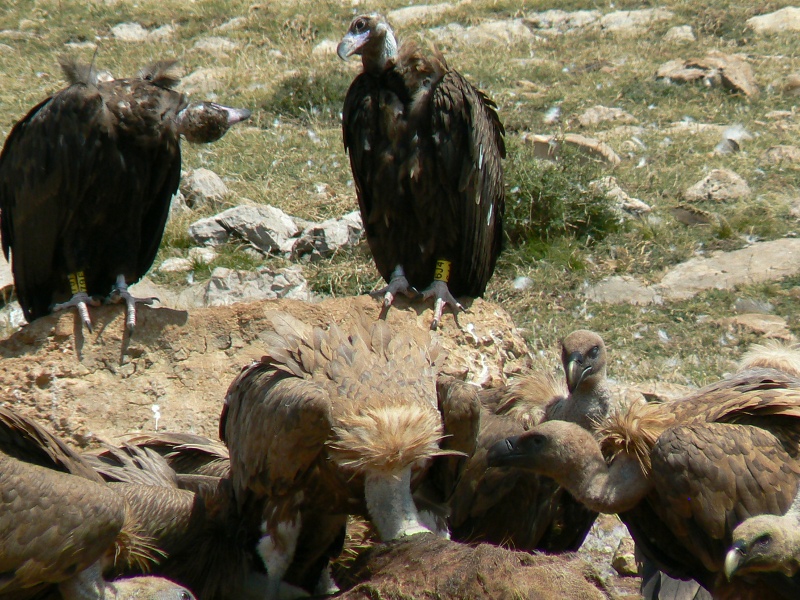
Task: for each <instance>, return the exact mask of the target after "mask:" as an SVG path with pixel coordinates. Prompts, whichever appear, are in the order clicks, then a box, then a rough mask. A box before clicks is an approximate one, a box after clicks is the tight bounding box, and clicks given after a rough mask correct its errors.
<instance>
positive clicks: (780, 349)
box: [737, 340, 800, 377]
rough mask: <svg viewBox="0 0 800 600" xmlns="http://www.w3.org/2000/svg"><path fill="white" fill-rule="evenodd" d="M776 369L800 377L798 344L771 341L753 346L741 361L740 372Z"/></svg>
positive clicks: (799, 350)
mask: <svg viewBox="0 0 800 600" xmlns="http://www.w3.org/2000/svg"><path fill="white" fill-rule="evenodd" d="M756 368H765V369H776V370H778V371H783V372H784V373H787V374H789V375H793V376H795V377H800V349H798V346H797V345H796V344H786V343H784V342H781V341H779V340H769V341H767V342H766V343H765V344H763V345H762V344H753V345H752V346H750V348H749V349H748V350H747V352H745V353H744V355H743V356H742V358H741V360H740V361H739V368H738V369H737V370H738V371H739V372H742V371H745V370H747V369H756Z"/></svg>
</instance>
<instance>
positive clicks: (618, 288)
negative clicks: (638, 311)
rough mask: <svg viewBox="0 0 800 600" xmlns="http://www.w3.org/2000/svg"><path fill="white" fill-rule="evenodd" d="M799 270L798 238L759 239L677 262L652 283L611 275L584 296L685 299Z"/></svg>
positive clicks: (601, 299)
mask: <svg viewBox="0 0 800 600" xmlns="http://www.w3.org/2000/svg"><path fill="white" fill-rule="evenodd" d="M799 273H800V238H783V239H779V240H773V241H770V242H758V243H756V244H752V245H751V246H748V247H747V248H742V249H741V250H734V251H733V252H717V253H715V254H713V255H712V256H709V257H698V258H692V259H690V260H688V261H686V262H684V263H681V264H679V265H676V266H675V267H673V268H672V269H670V270H669V271H667V273H666V275H664V277H663V278H662V279H661V282H660V283H657V284H655V285H649V286H648V285H645V284H644V283H642V282H641V281H639V280H637V279H635V278H633V277H628V276H624V277H619V276H615V277H610V278H608V279H604V280H603V281H600V282H599V283H597V284H595V285H594V286H591V287H590V288H589V289H588V290H587V291H586V297H587V298H588V299H590V300H594V301H595V302H608V303H610V304H620V303H623V302H630V303H631V304H650V303H656V304H660V303H662V302H664V301H671V300H687V299H689V298H692V297H694V296H695V295H697V294H699V293H700V292H704V291H706V290H712V289H717V290H728V289H732V288H734V287H736V286H737V285H744V284H753V283H760V282H763V281H777V280H780V279H783V278H784V277H793V276H795V275H797V274H799Z"/></svg>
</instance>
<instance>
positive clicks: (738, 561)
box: [725, 542, 747, 581]
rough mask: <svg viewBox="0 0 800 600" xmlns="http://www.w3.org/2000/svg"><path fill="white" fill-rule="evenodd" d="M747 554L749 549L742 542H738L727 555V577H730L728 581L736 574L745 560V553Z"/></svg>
mask: <svg viewBox="0 0 800 600" xmlns="http://www.w3.org/2000/svg"><path fill="white" fill-rule="evenodd" d="M746 554H747V550H746V549H745V547H744V544H743V543H742V542H736V543H735V544H734V545H733V547H731V549H730V550H728V553H727V554H726V555H725V577H727V578H728V581H730V580H731V577H733V576H734V575H735V574H736V571H738V570H739V567H741V566H742V564H743V563H744V562H745V555H746Z"/></svg>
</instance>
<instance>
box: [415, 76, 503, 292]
mask: <svg viewBox="0 0 800 600" xmlns="http://www.w3.org/2000/svg"><path fill="white" fill-rule="evenodd" d="M431 94H432V97H431V105H432V106H431V138H432V140H433V144H434V148H433V152H432V156H433V157H435V160H436V165H437V168H436V176H437V177H438V178H439V190H436V191H435V192H432V193H440V194H442V193H443V194H446V198H447V200H446V202H447V204H448V215H449V216H450V219H452V222H449V220H446V221H444V223H443V226H444V227H445V228H446V229H449V230H452V231H454V232H457V234H458V236H459V239H458V248H459V249H458V253H457V256H454V257H453V258H454V259H455V260H456V262H457V264H455V265H454V269H456V270H460V271H461V275H460V277H461V278H462V279H463V283H462V285H468V286H470V287H468V289H467V291H466V292H465V293H466V294H467V295H471V296H478V295H481V294H483V292H484V290H485V288H486V284H487V282H488V281H489V278H490V277H491V275H492V273H493V271H494V265H495V261H496V259H497V256H498V254H499V253H500V249H501V245H502V239H503V230H502V227H503V215H504V212H505V189H504V186H503V168H502V164H501V159H502V158H504V157H505V144H504V141H503V134H504V129H503V126H502V124H501V123H500V119H499V118H498V116H497V112H496V105H495V104H494V102H492V101H491V100H490V99H489V98H488V97H487V96H486V95H485V94H484V93H483V92H480V91H479V90H477V89H475V88H474V87H473V86H472V85H471V84H470V83H469V82H468V81H467V80H466V79H464V78H463V77H462V76H461V75H460V74H459V73H458V72H456V71H453V70H450V71H447V72H446V73H445V75H444V76H443V77H442V79H441V80H440V81H439V83H438V84H437V85H436V87H435V88H434V89H433V90H432V92H431ZM423 156H425V154H424V153H423ZM423 168H424V167H423ZM433 200H434V198H430V199H429V201H433ZM442 235H445V236H446V235H448V233H447V232H445V231H443V232H442ZM454 275H455V274H454Z"/></svg>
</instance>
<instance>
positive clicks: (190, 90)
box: [180, 67, 230, 94]
mask: <svg viewBox="0 0 800 600" xmlns="http://www.w3.org/2000/svg"><path fill="white" fill-rule="evenodd" d="M229 73H230V69H229V68H227V67H213V68H207V69H197V70H196V71H193V72H192V73H190V74H189V75H187V76H186V77H182V78H181V85H180V87H181V89H182V90H183V91H184V92H186V93H187V94H210V93H212V92H215V91H217V90H220V89H223V88H225V86H226V85H227V81H228V77H229Z"/></svg>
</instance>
